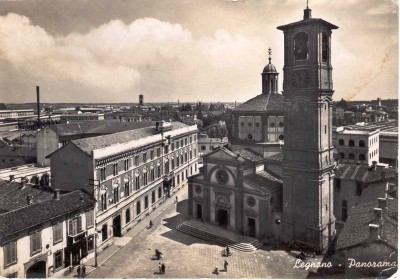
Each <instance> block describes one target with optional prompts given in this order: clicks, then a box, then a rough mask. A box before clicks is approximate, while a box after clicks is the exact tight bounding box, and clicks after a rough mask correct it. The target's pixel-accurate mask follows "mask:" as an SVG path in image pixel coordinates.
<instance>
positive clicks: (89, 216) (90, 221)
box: [85, 210, 94, 228]
mask: <svg viewBox="0 0 400 280" xmlns="http://www.w3.org/2000/svg"><path fill="white" fill-rule="evenodd" d="M85 215H86V228H91V227H93V226H94V211H93V210H90V211H87V212H86V214H85Z"/></svg>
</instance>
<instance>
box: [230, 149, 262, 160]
mask: <svg viewBox="0 0 400 280" xmlns="http://www.w3.org/2000/svg"><path fill="white" fill-rule="evenodd" d="M234 153H235V154H236V155H239V156H241V157H242V158H244V159H246V160H248V161H252V162H260V161H264V160H265V159H264V158H263V157H262V156H260V155H259V154H256V153H254V152H252V151H250V150H248V149H242V150H238V151H235V152H234Z"/></svg>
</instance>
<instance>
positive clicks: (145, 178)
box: [143, 172, 148, 186]
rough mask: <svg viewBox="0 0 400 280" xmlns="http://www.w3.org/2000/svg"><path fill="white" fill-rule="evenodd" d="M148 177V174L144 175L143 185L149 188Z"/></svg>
mask: <svg viewBox="0 0 400 280" xmlns="http://www.w3.org/2000/svg"><path fill="white" fill-rule="evenodd" d="M147 179H148V175H147V172H145V173H143V185H145V186H147Z"/></svg>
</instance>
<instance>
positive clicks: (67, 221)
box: [0, 181, 96, 278]
mask: <svg viewBox="0 0 400 280" xmlns="http://www.w3.org/2000/svg"><path fill="white" fill-rule="evenodd" d="M0 193H1V198H0V199H1V213H0V247H1V248H0V260H1V262H2V263H1V264H0V276H3V277H9V278H46V277H49V276H51V275H52V274H53V273H55V272H58V271H60V270H62V269H64V268H66V267H68V266H70V265H71V262H72V265H77V264H80V263H84V262H86V261H87V260H88V259H90V258H93V256H94V244H95V241H94V239H95V233H96V232H95V227H94V224H95V223H94V216H95V214H94V206H95V203H96V201H95V200H94V199H93V197H92V196H91V195H89V194H87V193H86V192H83V191H80V190H76V191H73V192H70V193H65V194H61V193H60V191H59V190H54V191H53V190H48V189H43V188H42V189H35V188H33V187H30V186H26V185H24V184H23V183H20V184H19V183H15V182H11V183H9V182H5V181H1V182H0ZM10 197H12V199H10Z"/></svg>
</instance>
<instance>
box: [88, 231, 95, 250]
mask: <svg viewBox="0 0 400 280" xmlns="http://www.w3.org/2000/svg"><path fill="white" fill-rule="evenodd" d="M87 246H88V247H87V250H88V252H90V251H93V250H94V235H93V234H92V235H90V236H89V237H88V241H87Z"/></svg>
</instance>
